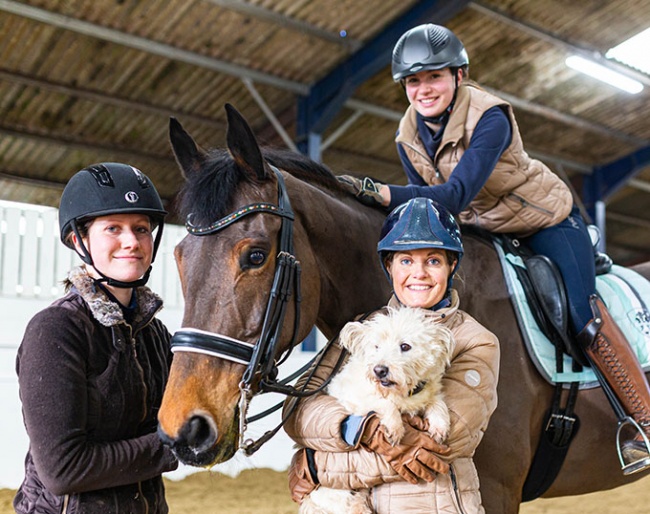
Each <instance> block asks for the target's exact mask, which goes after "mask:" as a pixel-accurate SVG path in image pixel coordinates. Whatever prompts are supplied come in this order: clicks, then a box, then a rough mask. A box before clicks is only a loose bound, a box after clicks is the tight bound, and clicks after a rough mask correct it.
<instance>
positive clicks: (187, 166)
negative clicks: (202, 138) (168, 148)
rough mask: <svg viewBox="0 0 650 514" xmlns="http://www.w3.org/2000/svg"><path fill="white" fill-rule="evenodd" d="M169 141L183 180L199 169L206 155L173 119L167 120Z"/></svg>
mask: <svg viewBox="0 0 650 514" xmlns="http://www.w3.org/2000/svg"><path fill="white" fill-rule="evenodd" d="M169 141H170V143H171V145H172V150H173V152H174V157H176V162H177V163H178V166H179V168H180V169H181V173H182V174H183V177H184V178H185V179H187V177H189V176H190V175H192V174H193V173H195V172H197V171H199V170H200V169H201V167H202V165H203V163H204V162H205V159H206V157H207V154H206V153H205V151H204V150H203V149H202V148H201V147H200V146H198V145H197V144H196V143H195V142H194V139H192V136H190V135H189V133H188V132H187V131H186V130H185V129H184V128H183V125H181V124H180V122H179V121H178V120H177V119H176V118H174V117H170V118H169Z"/></svg>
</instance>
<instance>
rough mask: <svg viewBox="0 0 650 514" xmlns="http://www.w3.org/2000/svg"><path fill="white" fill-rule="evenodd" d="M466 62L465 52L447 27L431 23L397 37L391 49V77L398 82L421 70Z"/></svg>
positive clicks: (437, 68) (449, 66)
mask: <svg viewBox="0 0 650 514" xmlns="http://www.w3.org/2000/svg"><path fill="white" fill-rule="evenodd" d="M466 65H469V57H468V56H467V51H466V50H465V47H464V46H463V43H461V41H460V39H458V37H457V36H456V34H454V33H453V32H452V31H451V30H449V29H448V28H446V27H442V26H440V25H434V24H433V23H426V24H424V25H418V26H417V27H414V28H412V29H410V30H408V31H407V32H405V33H404V34H402V37H400V38H399V40H398V41H397V43H396V44H395V48H394V49H393V59H392V73H393V80H394V81H395V82H399V81H400V80H402V79H403V78H405V77H408V76H409V75H414V74H415V73H418V72H419V71H424V70H441V69H443V68H460V67H462V66H466Z"/></svg>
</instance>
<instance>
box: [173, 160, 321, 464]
mask: <svg viewBox="0 0 650 514" xmlns="http://www.w3.org/2000/svg"><path fill="white" fill-rule="evenodd" d="M271 169H272V170H273V172H274V173H275V175H276V177H277V181H278V203H277V205H275V204H271V203H265V202H260V203H254V204H250V205H246V206H244V207H242V208H240V209H238V210H236V211H234V212H232V213H231V214H228V215H227V216H225V217H223V218H221V219H220V220H218V221H215V222H214V223H211V224H210V225H208V226H197V225H194V224H193V223H192V213H190V214H189V215H188V216H187V220H186V223H185V228H186V230H187V231H188V232H189V234H191V235H194V236H199V237H203V236H208V235H212V234H216V233H217V232H219V231H221V230H223V229H224V228H226V227H228V226H230V225H232V224H233V223H235V222H237V221H239V220H240V219H241V218H243V217H245V216H248V215H249V214H255V213H268V214H272V215H275V216H280V217H281V218H282V224H281V227H280V234H279V243H280V244H279V251H278V255H277V257H276V264H275V275H274V278H273V285H272V286H271V292H270V295H269V299H268V302H267V305H266V312H265V315H264V322H263V324H262V330H261V333H260V336H259V339H258V341H257V343H255V344H251V343H249V342H245V341H241V340H238V339H235V338H232V337H229V336H226V335H222V334H216V333H212V332H207V331H204V330H199V329H195V328H183V329H181V330H179V331H177V332H176V333H175V334H174V336H173V337H172V340H171V350H172V352H174V353H176V352H193V353H200V354H204V355H209V356H212V357H217V358H220V359H224V360H227V361H230V362H236V363H238V364H244V365H245V366H246V370H245V371H244V375H243V378H242V380H241V382H240V383H239V390H240V400H239V409H240V411H239V412H240V418H239V434H240V447H241V448H243V449H244V451H245V452H246V453H247V454H248V455H250V454H252V453H253V452H255V451H256V450H257V449H259V447H260V446H261V445H262V444H263V443H264V442H266V441H267V440H268V439H270V437H271V436H273V435H274V434H275V433H276V432H277V431H278V430H279V429H280V427H281V426H282V424H284V421H285V419H286V418H285V419H283V420H282V423H281V424H280V426H278V427H276V429H275V430H273V431H272V433H270V432H267V434H265V435H264V436H262V437H261V438H260V439H259V440H258V441H251V440H248V441H245V442H244V441H243V440H241V438H243V435H244V432H245V431H246V428H247V423H248V422H250V421H255V420H257V419H260V418H261V417H264V416H265V415H267V414H270V413H271V412H273V411H274V410H277V409H278V408H279V407H280V406H281V405H282V404H279V405H276V406H275V407H273V408H271V409H269V410H268V411H265V412H264V413H261V414H258V415H256V416H254V417H253V418H251V419H246V413H247V411H248V406H249V403H250V401H251V399H252V398H253V395H254V393H253V383H254V381H255V380H256V379H257V380H258V387H259V391H260V392H276V393H282V394H285V395H287V396H295V397H304V396H309V395H311V394H315V393H316V392H318V391H320V390H321V389H322V388H319V389H318V390H315V391H309V392H306V391H304V387H303V388H302V390H298V389H296V388H295V387H294V386H291V385H289V384H288V383H289V382H290V381H291V380H293V379H294V378H296V377H297V376H299V375H300V374H302V373H303V372H304V371H305V370H306V369H307V368H308V367H309V366H310V365H311V364H312V362H309V363H308V364H307V365H305V366H303V367H302V368H301V369H300V370H298V371H297V372H295V373H294V374H293V375H292V376H290V377H287V378H285V379H283V380H277V376H278V366H279V365H280V364H282V362H284V361H285V360H286V359H287V358H288V356H289V354H290V353H291V349H292V348H293V347H294V345H295V343H296V337H297V332H298V327H299V324H300V301H301V297H300V262H299V261H298V260H297V259H296V257H295V256H294V248H293V221H294V213H293V210H292V208H291V202H290V201H289V195H288V194H287V190H286V185H285V182H284V178H283V176H282V174H281V173H280V170H278V169H277V168H276V167H274V166H271ZM292 296H293V297H294V302H295V316H294V327H293V335H292V337H291V344H290V346H289V349H288V351H287V353H286V354H285V356H284V358H283V359H281V360H280V361H279V362H278V355H277V354H278V350H279V343H280V333H281V332H282V326H283V322H284V317H285V314H286V308H287V305H288V303H289V301H290V300H291V297H292Z"/></svg>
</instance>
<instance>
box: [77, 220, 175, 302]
mask: <svg viewBox="0 0 650 514" xmlns="http://www.w3.org/2000/svg"><path fill="white" fill-rule="evenodd" d="M71 226H72V231H73V232H74V235H75V236H77V242H78V243H79V246H80V247H81V253H80V252H79V250H77V248H76V247H75V252H77V254H78V255H79V257H81V260H82V261H84V262H85V263H86V264H88V265H90V266H92V267H93V269H94V270H95V271H96V272H97V273H98V274H99V275H100V276H101V277H102V278H95V279H93V280H94V282H95V283H97V284H100V283H102V282H106V285H108V286H111V287H119V288H122V289H131V288H134V287H140V286H143V285H145V284H146V283H147V282H148V281H149V275H151V269H152V266H151V265H149V269H147V271H146V272H145V274H144V275H142V277H140V278H139V279H138V280H132V281H130V282H123V281H121V280H116V279H114V278H111V277H109V276H106V275H104V274H103V273H102V272H101V271H100V270H99V269H97V266H95V264H94V263H93V258H92V256H91V255H90V252H89V251H88V249H87V248H86V245H85V244H84V242H83V239H82V238H81V234H80V233H79V229H78V228H77V222H76V220H72V223H71ZM161 235H162V230H161V227H159V228H158V233H157V234H156V241H155V242H154V255H153V257H152V259H151V262H152V263H153V260H154V259H155V257H156V253H157V251H158V244H159V243H160V238H161Z"/></svg>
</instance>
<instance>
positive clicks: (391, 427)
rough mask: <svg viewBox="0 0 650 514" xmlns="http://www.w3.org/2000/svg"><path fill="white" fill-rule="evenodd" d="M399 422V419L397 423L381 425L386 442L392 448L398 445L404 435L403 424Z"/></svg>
mask: <svg viewBox="0 0 650 514" xmlns="http://www.w3.org/2000/svg"><path fill="white" fill-rule="evenodd" d="M401 421H402V418H400V422H399V423H382V425H383V426H384V433H385V434H386V440H387V441H388V442H389V443H390V444H392V445H393V446H395V445H396V444H398V443H399V442H400V441H401V440H402V438H403V437H404V434H405V433H406V429H405V428H404V423H402V422H401Z"/></svg>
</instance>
